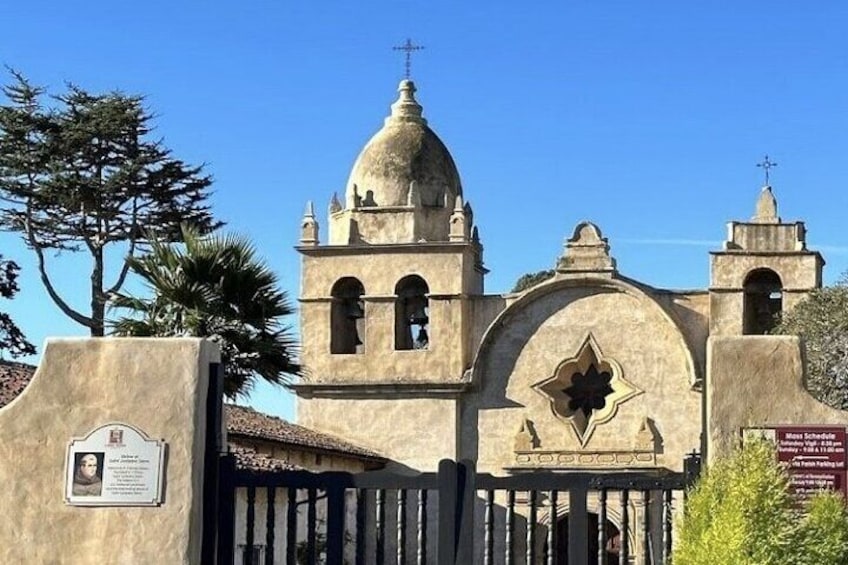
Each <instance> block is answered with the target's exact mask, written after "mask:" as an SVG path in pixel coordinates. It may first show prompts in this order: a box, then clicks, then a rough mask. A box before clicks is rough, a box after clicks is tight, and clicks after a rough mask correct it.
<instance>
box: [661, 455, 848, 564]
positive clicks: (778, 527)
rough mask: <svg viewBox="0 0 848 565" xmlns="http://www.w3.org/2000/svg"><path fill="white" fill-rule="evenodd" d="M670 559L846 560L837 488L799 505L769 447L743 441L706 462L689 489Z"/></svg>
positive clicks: (846, 535) (847, 528)
mask: <svg viewBox="0 0 848 565" xmlns="http://www.w3.org/2000/svg"><path fill="white" fill-rule="evenodd" d="M677 542H678V543H677V546H676V547H675V550H674V553H673V563H674V565H805V564H810V565H813V564H815V565H848V514H846V510H845V501H844V500H843V498H842V497H841V495H839V494H835V493H822V494H819V495H816V496H815V497H813V499H812V500H811V501H810V502H809V504H807V505H805V506H803V507H801V506H799V505H798V504H797V503H796V501H795V499H794V498H793V496H792V495H791V493H790V491H789V476H788V475H787V473H786V470H785V469H784V468H783V467H782V466H781V465H779V464H778V463H777V462H776V456H775V452H774V447H773V445H772V444H771V443H769V442H767V441H764V440H757V441H748V442H746V445H745V446H744V447H742V448H741V449H739V450H738V451H736V452H735V453H734V454H732V455H731V456H729V457H727V458H724V459H722V460H719V461H717V462H715V463H713V464H712V465H711V466H710V468H709V469H708V470H707V471H706V473H705V474H704V476H703V477H702V478H701V479H700V480H699V481H698V483H697V484H696V486H695V487H694V488H693V489H692V491H691V492H690V493H689V498H688V500H687V502H686V507H685V509H684V516H683V520H682V522H681V524H680V526H679V527H678V532H677Z"/></svg>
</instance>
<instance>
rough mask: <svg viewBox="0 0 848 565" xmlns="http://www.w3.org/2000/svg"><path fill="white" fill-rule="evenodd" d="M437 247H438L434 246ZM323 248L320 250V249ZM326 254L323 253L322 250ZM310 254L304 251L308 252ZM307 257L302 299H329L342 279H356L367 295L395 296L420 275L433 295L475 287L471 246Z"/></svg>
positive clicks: (419, 247)
mask: <svg viewBox="0 0 848 565" xmlns="http://www.w3.org/2000/svg"><path fill="white" fill-rule="evenodd" d="M434 247H435V246H434ZM319 249H320V248H319ZM322 251H323V250H322ZM306 252H307V251H304V253H306ZM319 253H321V256H314V257H311V256H308V255H306V256H304V258H303V263H302V266H303V268H302V271H301V279H300V288H301V296H300V297H301V299H311V298H327V297H329V296H330V295H331V290H332V288H333V285H334V284H335V282H336V281H337V280H339V279H340V278H342V277H356V278H357V279H359V281H360V282H361V283H362V285H363V286H364V287H365V294H366V296H369V295H370V296H393V295H394V293H395V286H396V285H397V283H398V281H399V280H400V279H402V278H403V277H405V276H406V275H413V274H415V275H419V276H421V277H422V278H423V279H424V280H425V281H427V286H428V287H429V288H430V294H453V295H457V294H463V293H467V292H469V291H470V290H471V289H472V288H473V285H474V282H475V281H474V280H473V279H474V278H479V274H478V275H475V274H474V273H475V271H474V260H473V253H472V252H471V246H470V245H468V244H442V245H439V246H437V248H435V249H429V250H428V249H426V247H424V244H422V245H420V246H409V248H405V247H403V246H394V249H391V250H389V249H380V250H377V249H373V248H372V249H368V248H363V249H362V253H361V254H355V255H354V254H350V253H342V252H339V253H338V254H330V253H329V252H323V253H322V252H320V251H319Z"/></svg>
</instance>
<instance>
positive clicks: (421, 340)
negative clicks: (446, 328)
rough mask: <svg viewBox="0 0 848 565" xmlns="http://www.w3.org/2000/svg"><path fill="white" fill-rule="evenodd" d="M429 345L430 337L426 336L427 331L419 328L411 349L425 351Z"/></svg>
mask: <svg viewBox="0 0 848 565" xmlns="http://www.w3.org/2000/svg"><path fill="white" fill-rule="evenodd" d="M429 344H430V336H428V335H427V329H426V328H421V329H420V330H419V331H418V337H416V338H415V343H414V344H413V347H414V348H415V349H427V346H428V345H429Z"/></svg>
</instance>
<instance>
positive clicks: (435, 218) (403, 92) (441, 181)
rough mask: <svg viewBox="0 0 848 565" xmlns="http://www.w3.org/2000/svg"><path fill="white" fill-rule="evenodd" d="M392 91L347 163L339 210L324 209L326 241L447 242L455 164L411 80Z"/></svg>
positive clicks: (457, 187)
mask: <svg viewBox="0 0 848 565" xmlns="http://www.w3.org/2000/svg"><path fill="white" fill-rule="evenodd" d="M398 92H399V93H400V96H399V97H398V99H397V101H396V102H395V103H394V104H392V108H391V115H389V117H387V118H386V120H385V124H384V125H383V127H382V129H380V131H378V132H377V133H376V134H374V137H372V138H371V139H370V140H369V141H368V143H367V144H365V148H364V149H362V152H361V153H360V154H359V157H358V158H357V159H356V162H355V163H354V165H353V170H352V171H351V173H350V178H349V179H348V181H347V186H346V187H345V207H344V209H340V208H338V209H336V210H335V211H331V213H330V217H329V221H330V245H356V244H369V245H374V244H391V243H419V242H437V241H449V234H450V217H451V215H452V214H453V211H454V208H455V205H456V203H457V199H458V198H459V199H461V198H462V184H461V183H460V181H459V173H458V172H457V170H456V164H454V162H453V157H451V154H450V152H449V151H448V149H447V147H445V144H444V143H442V140H441V139H439V137H438V136H437V135H436V134H435V133H433V130H431V129H430V128H429V127H428V126H427V120H425V119H424V118H423V117H422V116H421V114H422V109H421V105H420V104H418V102H417V101H416V100H415V84H413V82H412V81H411V80H404V81H401V83H400V86H399V87H398ZM460 202H461V200H460ZM466 224H467V222H466ZM468 227H469V226H468V225H466V230H465V231H466V232H468V229H467V228H468ZM469 233H470V232H469ZM469 233H466V234H464V235H465V236H466V238H467V236H468V235H469Z"/></svg>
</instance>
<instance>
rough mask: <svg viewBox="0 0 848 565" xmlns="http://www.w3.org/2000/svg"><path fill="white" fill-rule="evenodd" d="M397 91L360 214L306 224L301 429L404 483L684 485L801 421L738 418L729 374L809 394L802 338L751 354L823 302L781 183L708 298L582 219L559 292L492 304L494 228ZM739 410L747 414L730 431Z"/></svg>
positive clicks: (364, 173) (358, 195)
mask: <svg viewBox="0 0 848 565" xmlns="http://www.w3.org/2000/svg"><path fill="white" fill-rule="evenodd" d="M399 92H400V97H399V99H398V102H396V103H395V104H394V105H393V106H392V112H391V115H390V116H389V118H387V119H386V124H385V125H384V127H383V128H382V129H381V130H380V131H379V132H378V133H377V134H376V135H375V136H374V138H373V139H372V140H371V141H370V142H369V143H368V145H366V147H365V149H364V150H363V152H362V153H361V154H360V156H359V158H358V159H357V161H356V163H355V165H354V170H353V172H352V173H351V177H350V179H349V181H348V185H347V186H346V187H345V194H346V197H345V199H344V205H343V204H342V203H341V202H340V201H339V199H338V198H337V197H336V196H335V195H334V196H333V198H332V199H331V203H330V209H329V216H328V221H329V226H330V230H329V231H330V235H329V243H328V244H322V243H321V241H319V239H318V238H316V237H313V236H314V234H317V233H318V231H317V230H318V226H317V220H316V218H315V217H314V214H311V210H312V208H311V206H309V207H308V208H307V215H306V217H305V218H304V224H303V225H304V226H309V229H308V230H305V231H304V232H303V237H302V238H301V242H300V243H301V245H300V246H299V247H298V250H299V251H300V253H301V254H302V256H303V262H302V279H301V299H300V300H301V330H302V342H303V359H302V360H303V363H304V365H305V367H306V368H307V371H308V373H307V377H306V378H305V379H303V380H302V381H301V382H300V384H298V385H296V387H295V389H296V392H297V394H298V405H297V406H298V419H299V421H300V422H301V423H303V424H304V425H307V426H309V427H311V428H314V429H318V430H323V431H326V432H329V433H332V434H335V435H338V436H341V437H346V438H350V439H351V440H352V441H354V442H356V443H358V444H361V445H363V446H367V447H370V448H372V449H375V450H377V451H379V452H380V453H381V454H384V455H386V456H387V457H388V458H389V459H390V463H389V467H390V468H391V467H395V468H407V469H415V470H421V471H432V470H434V469H435V468H436V466H437V464H438V461H439V459H441V458H452V459H465V458H467V459H472V460H474V461H476V463H477V469H478V471H480V472H489V473H493V474H509V473H521V472H526V471H532V470H534V469H555V470H560V471H563V472H567V471H571V470H586V469H592V470H598V471H618V470H625V469H639V470H656V471H661V470H663V469H669V470H674V471H680V470H682V465H683V460H684V457H685V456H686V455H687V454H688V453H690V452H692V451H693V450H703V449H705V448H707V447H715V448H716V449H717V450H720V449H723V448H725V447H727V445H729V443H728V439H727V438H728V437H729V436H732V435H733V433H738V427H739V426H743V425H751V424H752V423H756V424H758V425H764V424H768V423H774V422H778V421H780V422H787V421H803V419H804V418H805V417H806V416H804V415H803V414H795V415H793V416H786V417H785V418H784V417H778V415H777V414H774V413H773V411H772V412H769V411H768V410H765V409H764V411H763V412H762V414H761V415H760V416H758V417H755V418H747V419H746V418H744V417H742V416H741V415H740V414H741V413H744V405H745V403H746V402H747V401H748V399H747V398H746V397H739V396H738V395H737V394H736V389H735V388H733V387H734V385H733V382H732V380H733V379H732V378H731V377H730V375H733V378H736V379H742V380H744V379H749V381H748V382H755V383H758V385H759V386H762V385H763V379H764V378H765V377H764V375H765V374H776V373H781V375H783V376H784V377H785V379H784V380H786V382H789V381H792V379H795V378H796V377H797V378H800V377H799V376H798V375H799V374H800V372H801V371H802V368H801V366H800V365H798V363H800V361H799V359H800V357H799V353H798V352H799V349H798V343H797V341H796V342H791V341H789V342H787V341H781V342H780V344H779V345H780V348H781V351H785V355H786V356H789V357H792V356H793V355H795V356H796V357H797V358H795V357H792V359H793V360H794V361H793V363H795V362H797V363H795V364H792V365H786V364H783V361H782V360H781V359H782V358H781V359H778V358H776V357H774V356H773V355H772V354H771V353H770V352H771V349H770V348H769V347H765V346H757V347H752V348H751V349H750V355H748V354H747V353H748V350H747V349H745V348H747V347H748V345H749V344H751V343H755V342H756V343H761V342H762V343H766V342H768V343H771V342H772V341H773V340H778V341H779V339H780V338H769V337H758V338H751V337H748V336H750V335H756V334H765V333H767V331H768V330H769V329H770V328H771V326H772V325H773V323H774V319H775V315H776V314H778V313H779V312H780V311H781V310H782V309H784V308H791V307H792V306H793V305H794V304H796V303H797V301H798V300H800V299H801V298H802V297H803V296H805V295H806V294H807V293H808V292H810V291H811V290H813V289H815V288H818V287H820V286H821V281H822V267H823V264H824V261H823V260H822V257H821V256H820V255H819V253H817V252H815V251H811V250H808V249H807V246H806V233H805V227H804V224H803V223H802V222H783V221H782V220H781V218H780V217H779V216H778V214H777V201H776V199H775V197H774V194H773V193H772V189H771V188H770V187H764V188H763V189H762V191H761V193H760V195H759V198H758V199H757V202H756V206H755V215H754V217H753V218H752V219H751V220H749V221H744V222H743V221H738V222H731V223H730V224H729V226H728V237H727V241H726V242H725V244H724V246H723V248H722V249H721V250H718V251H715V252H713V253H711V255H710V257H709V259H710V265H711V277H710V286H709V288H706V289H702V290H694V291H673V290H666V289H660V288H654V287H651V286H649V285H646V284H643V283H640V282H638V281H635V280H632V279H630V278H628V277H627V276H625V275H624V274H622V273H620V272H619V271H618V269H617V266H616V262H615V259H614V257H613V255H612V253H611V246H610V243H609V242H608V241H607V239H606V238H604V236H603V234H602V233H601V230H600V229H599V228H598V226H596V225H594V224H592V223H591V222H581V223H579V224H578V225H577V226H576V228H575V229H574V231H573V232H572V233H571V234H570V236H569V237H568V238H567V240H566V243H565V248H564V250H563V253H562V256H561V257H560V258H559V259H558V261H557V263H556V265H555V266H554V267H555V275H554V276H553V277H552V278H551V279H549V280H547V281H545V282H543V283H541V284H538V285H536V286H534V287H532V288H530V289H528V290H526V291H524V292H521V293H516V294H510V295H486V294H485V293H484V288H483V279H484V275H485V273H486V269H485V267H484V266H483V248H482V245H481V244H480V235H479V230H478V226H477V224H476V221H475V218H474V216H473V212H472V209H471V206H470V205H469V204H468V198H467V195H466V194H464V192H463V188H462V186H461V184H460V182H459V175H458V173H457V172H456V170H455V168H454V169H453V170H451V169H450V167H454V165H453V160H452V159H451V158H450V156H449V154H448V153H447V149H446V148H445V146H444V144H442V143H441V141H439V140H438V138H437V137H436V135H435V133H433V131H432V130H431V129H429V126H427V123H426V121H424V120H423V118H422V112H421V107H420V105H418V103H417V101H416V100H415V97H414V93H415V87H414V85H412V83H411V82H410V81H403V82H402V83H401V85H400V87H399ZM365 195H368V196H367V197H366V196H365ZM706 260H707V257H705V262H706ZM412 279H414V280H415V281H417V282H416V285H417V286H415V288H416V289H418V290H417V291H416V292H410V291H409V287H408V286H406V282H407V281H409V280H412ZM421 289H423V290H421ZM422 330H423V332H424V333H423V334H422ZM406 334H410V335H411V336H412V337H411V338H410V337H409V336H408V335H406ZM422 335H423V337H422ZM405 336H406V337H405ZM752 340H753V341H752ZM756 340H760V341H756ZM411 343H414V344H415V345H414V346H410V344H411ZM775 343H776V342H775ZM340 344H341V345H340ZM731 344H735V345H731ZM740 348H741V349H740ZM742 350H745V351H746V355H745V356H743V355H741V354H740V351H742ZM793 352H794V353H793ZM724 355H727V356H729V357H728V358H729V359H735V360H737V361H738V360H739V359H741V358H742V357H744V361H745V362H744V363H737V364H735V365H734V364H727V363H726V362H725V361H724V357H722V356H724ZM718 367H721V369H720V375H718V376H714V375H712V374H711V371H717V370H719V369H718ZM781 378H783V377H781ZM711 383H712V384H711ZM719 383H720V384H719ZM713 385H714V386H715V387H722V390H720V391H719V390H713V388H711V387H712V386H713ZM705 386H706V387H707V389H708V390H710V396H709V402H708V403H706V404H705V402H704V401H705V397H704V393H703V391H704V390H705ZM752 386H753V385H752ZM787 386H789V385H788V384H787ZM791 386H793V387H794V386H796V385H791ZM746 390H748V389H746ZM774 394H778V393H774ZM773 400H774V399H773ZM725 402H727V403H730V404H732V405H734V406H737V407H738V410H737V411H736V412H733V414H734V415H733V416H730V415H728V414H727V411H726V409H725V408H723V407H722V403H725ZM717 403H718V404H717ZM707 405H709V410H707ZM810 414H819V413H818V412H815V411H813V412H810ZM705 417H706V418H712V419H713V420H711V421H710V422H708V423H707V424H706V425H707V428H708V429H709V430H710V431H709V433H708V434H707V435H706V436H705V435H703V434H702V429H703V427H704V420H705ZM821 417H822V418H827V417H830V418H831V420H830V421H837V422H843V421H845V420H844V419H840V416H839V415H836V416H834V415H833V414H830V413H828V414H827V415H821ZM716 418H718V420H716ZM793 418H795V419H794V420H793ZM799 418H800V420H798V419H799ZM834 418H835V420H834ZM823 423H825V422H823ZM734 429H735V430H736V432H734V431H733V430H734ZM731 443H732V442H731ZM634 515H635V513H634ZM638 559H643V557H639V558H638Z"/></svg>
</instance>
